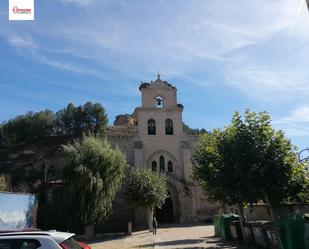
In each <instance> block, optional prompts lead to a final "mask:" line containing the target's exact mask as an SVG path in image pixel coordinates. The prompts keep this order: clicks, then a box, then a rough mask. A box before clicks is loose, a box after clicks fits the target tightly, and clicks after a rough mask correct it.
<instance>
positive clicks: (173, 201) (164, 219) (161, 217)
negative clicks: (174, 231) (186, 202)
mask: <svg viewBox="0 0 309 249" xmlns="http://www.w3.org/2000/svg"><path fill="white" fill-rule="evenodd" d="M154 215H155V216H156V218H157V220H158V222H159V223H160V224H162V223H179V201H178V193H177V191H176V188H175V187H174V186H173V185H171V184H168V197H167V198H166V200H165V203H164V204H163V205H162V207H161V208H160V209H159V208H156V209H155V210H154Z"/></svg>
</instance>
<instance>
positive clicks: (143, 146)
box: [107, 74, 217, 224]
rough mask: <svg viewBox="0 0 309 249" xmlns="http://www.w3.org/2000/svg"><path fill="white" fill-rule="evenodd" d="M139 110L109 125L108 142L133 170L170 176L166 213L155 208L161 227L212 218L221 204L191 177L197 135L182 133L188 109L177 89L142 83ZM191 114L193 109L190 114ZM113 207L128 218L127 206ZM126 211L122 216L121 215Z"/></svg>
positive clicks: (139, 218) (140, 218) (141, 215)
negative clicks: (186, 109)
mask: <svg viewBox="0 0 309 249" xmlns="http://www.w3.org/2000/svg"><path fill="white" fill-rule="evenodd" d="M139 90H140V92H141V106H139V107H136V108H135V110H134V112H133V113H132V114H131V115H129V114H126V115H118V116H117V117H116V120H115V122H114V125H113V126H110V127H108V129H107V135H108V139H109V140H110V141H111V142H112V144H113V145H115V146H118V147H119V148H120V149H121V150H122V151H123V152H124V153H125V154H126V157H127V160H128V163H129V164H130V166H131V167H135V168H139V167H145V168H148V169H151V170H152V171H160V172H164V173H165V174H166V175H167V183H168V194H169V197H168V198H167V199H166V201H165V204H164V205H163V207H162V209H156V210H155V215H156V217H157V219H158V221H159V223H195V222H203V221H205V220H207V219H209V218H211V217H212V216H213V215H214V214H215V213H216V211H217V206H216V205H215V204H214V203H211V202H209V201H208V200H207V198H206V194H205V192H204V191H202V189H201V188H200V187H199V186H198V185H197V184H196V183H195V182H194V180H193V179H192V154H193V153H194V151H195V149H196V147H197V144H198V142H199V135H188V134H185V133H184V131H183V120H182V112H183V110H184V107H183V106H182V105H181V104H180V103H178V102H177V89H176V87H175V86H173V85H171V84H169V83H168V82H166V81H164V80H161V78H160V75H159V74H158V76H157V79H156V80H155V81H151V82H142V83H141V85H140V87H139ZM192 111H193V110H192ZM127 206H128V205H126V204H125V203H124V202H123V201H122V202H121V201H120V200H119V201H118V202H117V201H116V203H115V207H114V209H116V210H117V211H116V210H115V211H114V215H113V216H112V218H111V219H116V217H117V218H118V219H119V218H121V216H122V215H123V218H124V217H125V213H126V212H125V211H124V208H125V207H127ZM121 210H122V212H121ZM145 215H146V214H145V211H143V210H140V212H137V213H135V223H136V224H142V223H143V222H145V220H146V219H145Z"/></svg>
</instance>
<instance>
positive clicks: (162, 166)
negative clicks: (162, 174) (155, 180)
mask: <svg viewBox="0 0 309 249" xmlns="http://www.w3.org/2000/svg"><path fill="white" fill-rule="evenodd" d="M164 170H165V160H164V156H160V171H164Z"/></svg>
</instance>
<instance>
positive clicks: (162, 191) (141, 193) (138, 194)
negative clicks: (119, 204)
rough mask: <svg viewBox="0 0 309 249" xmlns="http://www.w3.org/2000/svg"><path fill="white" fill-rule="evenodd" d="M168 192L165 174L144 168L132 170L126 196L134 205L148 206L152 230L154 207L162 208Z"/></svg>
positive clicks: (128, 179) (149, 222)
mask: <svg viewBox="0 0 309 249" xmlns="http://www.w3.org/2000/svg"><path fill="white" fill-rule="evenodd" d="M167 194H168V193H167V186H166V178H165V176H164V175H162V174H159V173H156V172H153V171H151V170H149V169H144V168H137V169H133V170H131V171H130V173H129V175H128V178H127V181H126V198H127V200H128V201H129V202H130V203H131V204H132V205H133V206H134V207H144V208H148V225H149V230H152V226H151V224H152V216H153V209H154V208H155V207H158V208H161V206H162V205H163V203H164V202H165V199H166V198H167Z"/></svg>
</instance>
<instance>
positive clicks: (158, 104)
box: [156, 96, 163, 108]
mask: <svg viewBox="0 0 309 249" xmlns="http://www.w3.org/2000/svg"><path fill="white" fill-rule="evenodd" d="M156 107H157V108H162V107H163V98H162V97H161V96H157V97H156Z"/></svg>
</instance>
